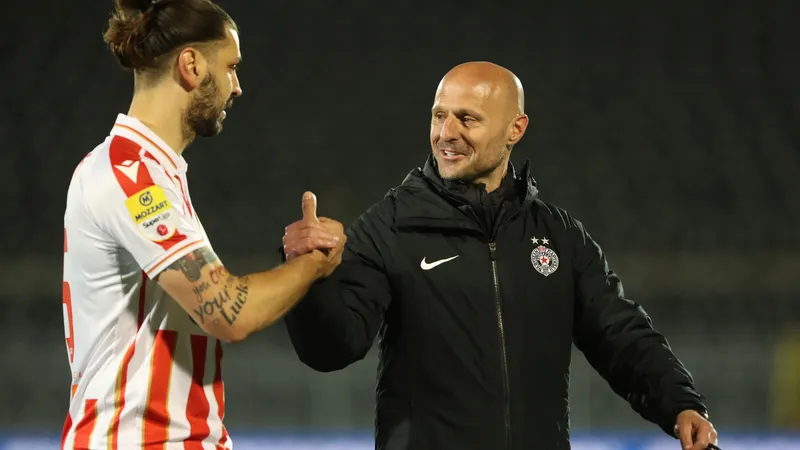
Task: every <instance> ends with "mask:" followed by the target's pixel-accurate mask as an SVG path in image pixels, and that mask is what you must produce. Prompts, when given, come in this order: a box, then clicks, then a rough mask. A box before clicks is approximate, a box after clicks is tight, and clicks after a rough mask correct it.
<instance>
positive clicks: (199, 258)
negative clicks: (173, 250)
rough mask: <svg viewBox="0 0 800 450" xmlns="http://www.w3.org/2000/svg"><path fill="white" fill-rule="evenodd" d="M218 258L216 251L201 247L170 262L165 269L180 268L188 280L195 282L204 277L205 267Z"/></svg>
mask: <svg viewBox="0 0 800 450" xmlns="http://www.w3.org/2000/svg"><path fill="white" fill-rule="evenodd" d="M218 259H219V258H218V257H217V255H216V254H215V253H214V252H212V251H210V250H208V249H207V248H200V249H197V250H195V251H193V252H191V253H189V254H188V255H186V256H184V257H183V258H181V259H179V260H177V261H175V262H174V263H172V264H170V265H169V266H168V267H167V268H166V269H165V270H180V271H181V273H183V276H185V277H186V279H187V280H189V281H191V282H195V281H197V280H199V279H200V278H201V277H202V270H203V268H204V267H205V266H207V265H209V264H211V263H213V262H214V261H216V260H218Z"/></svg>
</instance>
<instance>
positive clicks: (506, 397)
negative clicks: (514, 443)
mask: <svg viewBox="0 0 800 450" xmlns="http://www.w3.org/2000/svg"><path fill="white" fill-rule="evenodd" d="M496 250H497V244H496V243H495V242H494V241H491V242H489V254H490V255H491V258H492V279H493V280H494V300H495V312H496V315H497V330H498V331H499V332H500V353H501V357H502V358H501V360H502V364H503V404H504V415H505V425H506V448H508V449H510V448H511V400H510V394H509V386H508V385H509V383H508V355H507V354H506V333H505V328H504V327H503V305H502V302H501V299H500V278H499V277H498V276H497V258H496V257H495V251H496Z"/></svg>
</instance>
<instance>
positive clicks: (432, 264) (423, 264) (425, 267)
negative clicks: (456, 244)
mask: <svg viewBox="0 0 800 450" xmlns="http://www.w3.org/2000/svg"><path fill="white" fill-rule="evenodd" d="M456 258H458V255H456V256H452V257H450V258H445V259H440V260H438V261H434V262H430V263H429V262H426V261H425V258H422V261H420V263H419V267H420V268H422V270H431V269H433V268H434V267H436V266H438V265H441V264H444V263H446V262H448V261H452V260H454V259H456Z"/></svg>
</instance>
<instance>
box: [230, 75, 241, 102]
mask: <svg viewBox="0 0 800 450" xmlns="http://www.w3.org/2000/svg"><path fill="white" fill-rule="evenodd" d="M241 96H242V84H241V83H239V75H236V76H235V77H234V79H233V90H232V91H231V97H241Z"/></svg>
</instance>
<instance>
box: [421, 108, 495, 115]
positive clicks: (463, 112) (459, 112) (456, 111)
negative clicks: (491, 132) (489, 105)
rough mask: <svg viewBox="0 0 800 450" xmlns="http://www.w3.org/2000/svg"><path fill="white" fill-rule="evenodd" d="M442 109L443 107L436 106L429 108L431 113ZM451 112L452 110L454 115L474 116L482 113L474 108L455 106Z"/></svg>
mask: <svg viewBox="0 0 800 450" xmlns="http://www.w3.org/2000/svg"><path fill="white" fill-rule="evenodd" d="M443 110H444V108H441V107H438V106H434V107H433V108H431V113H435V112H437V111H443ZM452 112H453V114H455V115H456V116H475V117H483V114H481V113H480V112H478V111H477V110H474V109H468V108H457V109H453V110H452Z"/></svg>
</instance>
